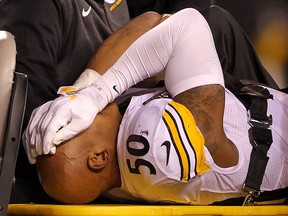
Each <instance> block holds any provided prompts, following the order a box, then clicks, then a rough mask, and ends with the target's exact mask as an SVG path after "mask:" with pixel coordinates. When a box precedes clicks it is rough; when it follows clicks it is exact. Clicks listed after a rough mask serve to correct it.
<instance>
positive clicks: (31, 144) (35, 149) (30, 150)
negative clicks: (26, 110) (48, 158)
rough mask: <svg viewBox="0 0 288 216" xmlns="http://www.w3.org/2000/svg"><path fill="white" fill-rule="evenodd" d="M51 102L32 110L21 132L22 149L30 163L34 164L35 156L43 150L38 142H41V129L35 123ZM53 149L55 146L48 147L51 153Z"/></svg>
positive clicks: (53, 151)
mask: <svg viewBox="0 0 288 216" xmlns="http://www.w3.org/2000/svg"><path fill="white" fill-rule="evenodd" d="M52 102H53V101H48V102H47V103H45V104H43V105H42V106H40V107H38V108H36V109H35V110H33V112H32V115H31V117H30V121H29V123H28V125H27V127H26V129H25V131H24V133H23V136H22V140H23V145H24V149H25V151H26V154H27V156H28V160H29V163H30V164H35V163H36V157H37V156H38V155H41V154H42V152H43V146H42V144H40V143H42V133H41V131H39V127H37V123H38V122H39V120H40V118H41V117H42V115H44V114H45V113H46V112H47V110H48V109H49V107H50V106H51V104H52ZM36 135H37V136H36ZM30 137H31V138H30ZM32 137H33V139H32ZM37 139H39V140H37ZM55 151H56V148H55V147H54V148H51V149H50V152H51V153H52V154H54V153H55Z"/></svg>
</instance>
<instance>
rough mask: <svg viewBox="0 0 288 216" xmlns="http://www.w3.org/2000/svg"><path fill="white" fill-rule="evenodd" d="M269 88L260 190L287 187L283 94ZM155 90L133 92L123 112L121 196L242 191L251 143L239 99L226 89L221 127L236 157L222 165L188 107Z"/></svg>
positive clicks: (215, 196)
mask: <svg viewBox="0 0 288 216" xmlns="http://www.w3.org/2000/svg"><path fill="white" fill-rule="evenodd" d="M271 92H272V94H273V95H274V99H273V100H269V106H268V114H272V115H273V125H272V127H271V130H272V134H273V141H274V142H273V144H272V146H271V148H270V150H269V152H268V156H269V157H270V159H269V162H268V165H267V168H266V173H265V176H264V178H263V183H262V185H261V189H262V190H274V189H277V188H284V187H287V186H288V144H287V140H288V127H287V123H286V122H287V120H288V108H287V103H288V97H287V95H283V94H279V96H277V94H278V93H277V92H274V91H273V90H271ZM158 93H159V92H158ZM158 93H156V94H158ZM154 95H155V93H150V94H146V95H142V96H137V97H133V98H132V100H131V102H130V105H129V107H128V108H127V110H126V112H125V115H124V116H123V120H122V123H121V125H120V130H119V136H118V144H117V145H118V146H117V151H118V158H119V159H118V160H119V166H120V172H121V179H122V185H121V188H120V190H121V193H120V197H121V196H123V198H126V199H133V198H135V199H136V200H145V201H148V202H165V203H184V204H201V205H202V204H211V203H213V202H216V201H222V200H225V199H228V198H235V197H240V196H245V195H246V193H244V192H243V189H242V187H243V182H244V181H245V178H246V174H247V170H248V163H249V159H250V153H251V149H252V146H251V144H250V142H249V138H248V129H249V128H250V126H249V124H248V121H247V111H246V109H245V107H244V106H243V105H242V104H241V102H239V101H238V100H237V99H236V98H235V96H234V95H233V94H232V93H231V92H229V91H228V90H226V94H225V95H226V96H225V97H226V98H225V99H226V102H225V114H224V130H225V133H226V135H227V137H228V138H229V139H231V140H232V141H233V142H234V143H235V145H236V147H237V149H238V152H239V162H238V164H237V165H236V166H233V167H229V168H221V167H218V166H217V165H216V164H215V163H214V162H213V159H212V157H211V155H210V153H209V151H208V150H207V149H206V148H205V147H204V139H203V137H202V135H201V133H200V131H199V130H198V128H197V127H196V126H195V122H194V119H193V116H192V115H191V114H190V112H189V111H188V110H187V109H186V108H185V107H184V106H182V105H180V104H178V103H176V102H174V101H173V100H171V99H170V98H161V97H155V96H154ZM153 96H154V99H153V100H151V98H152V97H153ZM155 98H156V99H155ZM284 104H286V107H284V106H283V105H284ZM211 112H213V110H211ZM223 157H225V155H223ZM125 194H126V195H127V196H125ZM118 195H119V194H118ZM128 196H130V198H129V197H128Z"/></svg>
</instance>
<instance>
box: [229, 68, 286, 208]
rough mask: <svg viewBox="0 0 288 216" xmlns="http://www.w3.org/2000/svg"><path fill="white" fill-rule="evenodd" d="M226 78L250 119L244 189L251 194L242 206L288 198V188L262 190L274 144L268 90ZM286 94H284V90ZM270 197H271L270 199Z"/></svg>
mask: <svg viewBox="0 0 288 216" xmlns="http://www.w3.org/2000/svg"><path fill="white" fill-rule="evenodd" d="M224 75H225V86H226V87H227V88H228V89H229V90H230V91H231V92H232V93H233V94H234V95H235V96H236V97H237V98H238V99H239V100H240V101H241V102H242V104H243V105H244V106H245V107H246V109H247V112H248V115H249V116H248V117H249V124H250V125H251V128H250V129H249V131H248V133H249V140H250V143H251V145H252V151H251V155H250V161H249V168H248V172H247V176H246V179H245V182H244V184H243V189H244V191H246V192H247V193H248V195H247V197H246V198H245V199H244V202H243V205H253V203H254V201H259V200H263V198H264V199H266V200H267V199H269V200H275V199H279V198H287V196H288V195H287V190H288V187H286V188H284V189H278V190H274V191H261V190H260V187H261V184H262V180H263V177H264V174H265V169H266V165H267V163H268V160H269V157H268V156H267V152H268V150H269V148H270V146H271V144H272V142H273V138H272V132H271V130H270V129H269V127H270V126H271V125H272V116H271V115H269V116H268V115H267V100H268V99H273V96H272V95H271V94H270V92H269V91H268V89H267V88H264V87H262V86H259V85H257V84H243V83H242V82H241V81H240V80H238V79H236V78H234V77H232V76H231V75H229V74H224ZM283 92H285V91H283ZM267 194H269V195H268V197H267Z"/></svg>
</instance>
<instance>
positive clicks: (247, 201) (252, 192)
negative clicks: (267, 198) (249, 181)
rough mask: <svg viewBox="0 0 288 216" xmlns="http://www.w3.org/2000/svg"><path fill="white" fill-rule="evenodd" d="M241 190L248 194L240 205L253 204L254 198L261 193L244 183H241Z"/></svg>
mask: <svg viewBox="0 0 288 216" xmlns="http://www.w3.org/2000/svg"><path fill="white" fill-rule="evenodd" d="M243 190H244V191H246V192H248V195H247V196H246V197H245V199H244V201H243V204H242V206H251V205H254V198H258V197H259V196H260V194H261V191H257V190H254V189H253V188H250V187H248V186H247V185H245V184H244V185H243Z"/></svg>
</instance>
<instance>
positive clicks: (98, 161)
mask: <svg viewBox="0 0 288 216" xmlns="http://www.w3.org/2000/svg"><path fill="white" fill-rule="evenodd" d="M109 158H110V154H109V151H107V150H103V151H101V152H93V154H91V155H89V157H88V161H87V162H88V167H89V169H91V170H93V171H98V170H100V169H102V168H104V167H105V166H106V165H107V163H108V161H109Z"/></svg>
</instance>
